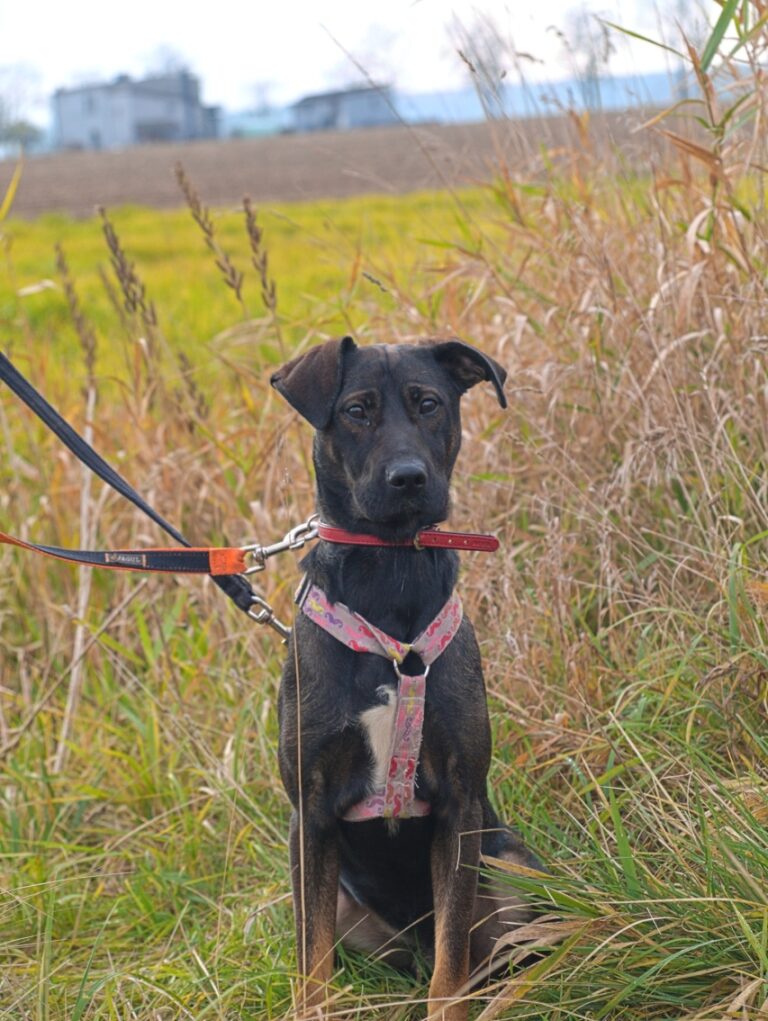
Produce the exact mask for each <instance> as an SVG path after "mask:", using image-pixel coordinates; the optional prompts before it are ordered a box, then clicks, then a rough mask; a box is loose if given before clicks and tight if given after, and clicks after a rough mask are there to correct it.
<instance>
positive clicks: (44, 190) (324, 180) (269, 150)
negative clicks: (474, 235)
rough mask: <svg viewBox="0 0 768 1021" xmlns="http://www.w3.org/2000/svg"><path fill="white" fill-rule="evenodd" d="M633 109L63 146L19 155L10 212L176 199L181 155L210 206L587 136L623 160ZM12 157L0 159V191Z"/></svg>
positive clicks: (479, 175) (644, 143)
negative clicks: (578, 116) (586, 126)
mask: <svg viewBox="0 0 768 1021" xmlns="http://www.w3.org/2000/svg"><path fill="white" fill-rule="evenodd" d="M637 122H638V115H637V114H634V113H633V114H616V115H607V116H605V117H602V118H600V119H599V121H597V120H593V123H592V127H591V128H590V140H589V141H588V142H587V141H585V138H584V137H583V135H582V134H581V133H580V131H579V129H578V127H577V123H576V121H575V120H572V119H570V118H567V117H557V118H543V119H531V120H526V121H516V122H497V123H495V124H493V125H489V124H466V125H455V126H446V125H434V126H428V127H425V126H420V127H418V128H409V127H395V128H379V129H371V130H368V131H357V132H347V133H335V132H333V133H332V132H328V133H316V134H307V135H284V136H278V137H271V138H259V139H239V140H229V141H223V140H222V141H210V142H196V143H187V144H183V145H181V144H179V145H153V146H149V145H148V146H141V147H136V148H132V149H125V150H122V151H117V152H64V153H53V154H49V155H45V156H37V157H34V158H30V159H29V160H27V162H26V165H25V167H24V173H23V176H22V180H21V184H20V187H19V190H18V193H17V196H16V201H15V203H14V213H15V214H16V215H20V216H27V217H28V216H35V215H37V214H39V213H43V212H51V211H60V212H66V213H71V214H73V215H76V216H87V215H90V214H91V213H92V212H93V211H94V209H95V208H96V207H97V206H100V205H104V206H108V207H114V206H117V205H124V204H140V205H145V206H154V207H169V206H177V205H179V204H180V203H181V196H180V193H179V190H178V186H177V184H176V181H175V178H174V174H173V168H174V165H175V164H176V162H177V161H179V160H180V161H181V162H182V163H183V164H184V167H185V169H186V171H187V173H188V175H189V176H190V177H191V178H192V180H193V182H194V183H195V185H196V187H197V188H198V189H199V191H200V193H201V195H202V196H203V197H204V200H205V201H206V202H207V203H209V204H211V205H219V206H220V205H227V204H229V203H235V202H239V201H240V199H241V198H242V197H243V195H246V194H248V195H250V196H251V197H252V198H253V199H254V200H255V201H257V202H263V201H265V200H271V201H300V200H304V199H306V200H311V199H317V198H328V197H338V196H345V195H358V194H363V193H368V192H381V193H389V194H402V193H403V192H408V191H416V190H420V189H424V188H439V187H445V186H457V185H461V184H469V183H471V182H476V181H478V180H484V179H487V178H488V176H489V175H490V169H489V168H490V167H491V166H492V165H498V164H497V157H498V156H499V154H504V155H505V156H506V158H507V161H508V163H509V165H511V166H513V167H514V166H518V167H522V166H525V165H531V164H535V163H537V162H538V160H539V154H540V152H541V151H542V146H546V147H547V149H549V150H550V151H552V150H554V152H555V153H557V152H558V151H560V152H572V151H574V150H578V149H579V148H580V147H583V146H584V145H585V144H589V145H594V146H599V147H600V148H602V149H604V148H606V147H607V146H608V145H611V144H612V145H615V146H618V147H619V148H620V149H621V150H622V154H623V157H624V159H627V158H628V159H629V160H630V162H631V161H633V160H635V159H637V158H638V157H642V155H643V154H645V155H646V156H647V147H648V136H647V135H645V134H643V135H640V136H637V135H636V136H632V135H631V127H632V126H633V124H635V123H637ZM13 166H14V164H13V163H12V162H11V161H4V162H0V194H2V193H3V190H4V187H5V186H6V185H7V183H8V181H9V180H10V177H11V173H12V171H13Z"/></svg>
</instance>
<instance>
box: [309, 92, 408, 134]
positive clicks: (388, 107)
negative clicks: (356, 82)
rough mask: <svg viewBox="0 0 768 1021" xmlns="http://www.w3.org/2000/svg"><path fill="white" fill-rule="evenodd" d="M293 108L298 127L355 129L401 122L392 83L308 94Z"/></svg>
mask: <svg viewBox="0 0 768 1021" xmlns="http://www.w3.org/2000/svg"><path fill="white" fill-rule="evenodd" d="M292 110H293V127H294V130H295V131H351V130H353V129H354V128H377V127H381V126H383V125H386V124H398V123H399V118H398V116H397V112H396V110H395V107H394V100H393V98H392V91H391V89H390V87H389V86H388V85H383V86H377V87H375V88H372V87H369V86H365V87H360V88H353V89H343V90H342V91H340V92H321V93H318V94H317V95H314V96H305V97H304V98H303V99H300V100H299V101H298V103H294V104H293V107H292Z"/></svg>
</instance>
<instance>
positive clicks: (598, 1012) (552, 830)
mask: <svg viewBox="0 0 768 1021" xmlns="http://www.w3.org/2000/svg"><path fill="white" fill-rule="evenodd" d="M758 109H760V110H761V109H762V108H761V107H760V108H758ZM709 112H711V111H709ZM585 130H586V127H585ZM755 137H756V136H754V135H752V136H750V135H747V134H746V133H742V134H737V135H735V136H733V137H730V136H728V135H727V134H726V133H725V132H720V133H719V134H718V133H717V132H714V131H713V132H712V133H711V136H710V141H709V143H708V146H709V147H708V148H706V147H705V148H703V149H702V150H701V151H700V152H695V151H693V150H692V149H688V150H684V149H681V150H679V152H678V155H677V156H675V157H674V158H671V159H670V161H669V163H668V164H666V165H664V166H659V167H656V168H653V169H651V170H649V172H648V173H647V174H645V175H642V176H634V177H629V176H622V175H617V174H616V173H614V172H610V173H609V172H607V171H606V170H605V168H604V166H603V165H602V164H601V162H600V160H599V159H597V158H594V157H592V156H589V155H585V151H584V150H581V151H580V152H578V153H574V155H573V158H572V159H571V160H570V161H569V162H568V163H567V166H568V167H569V169H568V170H567V171H565V170H563V169H562V166H561V169H560V170H558V171H555V170H554V169H553V170H552V171H551V172H544V173H542V174H541V175H540V176H539V177H537V178H536V179H529V178H525V179H523V178H520V179H517V178H515V176H514V175H513V174H512V173H511V172H506V171H505V168H504V167H503V166H500V167H499V174H498V177H497V180H496V183H495V184H494V185H492V186H489V187H488V188H487V189H482V190H480V189H478V190H467V191H458V192H454V193H448V192H444V193H430V194H422V195H417V196H411V197H407V198H400V199H397V200H394V199H376V198H368V199H354V200H344V201H334V202H327V203H321V204H308V205H301V206H284V207H275V208H270V209H263V210H259V211H258V212H259V223H260V224H261V226H262V227H263V228H264V234H263V236H259V235H258V231H257V230H256V229H255V228H254V226H253V224H251V227H250V232H249V231H248V230H247V229H246V226H247V225H246V223H245V219H244V216H243V215H241V214H240V213H237V212H235V211H233V210H227V211H217V212H216V213H215V214H213V219H212V221H207V220H206V219H205V215H204V214H203V213H202V212H201V211H198V217H199V219H201V220H202V222H203V229H201V228H200V227H199V226H198V225H196V224H195V223H193V221H192V218H191V216H190V212H189V210H183V211H178V212H162V213H159V212H147V211H144V210H141V209H124V210H116V211H114V212H112V211H110V213H109V222H110V224H111V225H112V226H113V228H114V231H115V234H114V235H113V236H112V245H111V250H110V248H109V246H108V245H107V243H106V242H105V240H104V238H103V236H102V225H101V224H100V222H99V221H98V220H97V219H90V220H85V221H78V222H74V221H70V220H68V219H65V218H62V217H47V218H46V217H44V218H42V219H40V220H37V221H34V222H31V223H22V222H19V221H14V220H12V219H10V220H6V221H5V222H4V223H3V224H0V231H2V234H3V252H4V266H3V270H2V274H1V275H0V331H1V332H2V338H3V339H2V344H3V348H4V349H6V350H8V351H9V352H10V353H11V354H12V356H13V357H14V359H15V360H16V361H17V362H18V364H19V366H20V367H21V368H22V370H23V371H25V372H27V373H28V374H29V376H30V377H31V378H32V380H33V381H34V382H35V383H36V385H38V386H39V387H40V389H41V390H42V391H43V392H44V393H45V394H46V395H47V396H48V397H49V399H50V400H51V401H52V402H53V403H54V404H56V405H57V406H58V407H59V408H60V409H61V410H62V412H63V413H64V414H65V415H66V416H67V417H69V418H70V419H71V420H72V421H73V422H74V423H75V424H76V425H77V426H78V427H79V428H81V429H82V428H88V421H89V420H90V421H91V422H92V429H93V435H94V443H95V445H96V446H97V448H98V449H99V450H101V451H102V452H103V453H104V454H105V455H106V456H107V457H108V459H110V460H111V461H113V462H114V463H115V464H116V465H117V466H118V467H119V468H120V470H121V471H123V472H124V474H125V475H126V476H127V477H128V479H129V480H130V481H131V482H133V483H134V485H136V486H137V487H138V488H139V489H140V490H141V492H142V493H143V494H144V495H145V496H146V497H147V498H148V499H149V500H150V501H151V502H152V503H153V504H154V505H155V506H156V507H157V508H158V509H159V510H160V511H161V512H162V513H163V514H164V515H165V516H166V517H167V518H169V519H170V520H171V521H173V522H174V523H175V524H176V525H178V526H179V527H180V528H181V529H182V531H184V532H185V533H186V535H187V536H188V538H190V539H192V540H194V541H200V542H204V543H208V542H210V543H218V542H220V541H224V540H226V541H229V542H233V543H238V542H240V541H241V540H243V541H245V540H248V539H251V538H254V537H255V538H258V539H260V540H262V541H272V540H273V539H275V538H277V537H279V536H280V535H282V534H283V532H285V531H286V529H287V528H288V527H289V526H291V525H293V524H296V523H298V522H299V521H302V520H304V518H306V517H307V515H308V514H309V513H310V512H311V511H312V479H311V464H310V456H309V450H310V435H309V430H308V428H307V427H305V425H303V424H302V423H301V422H299V421H298V419H297V418H296V416H295V415H293V414H292V413H291V412H290V410H289V409H288V408H287V407H286V406H285V405H284V404H282V403H280V402H279V400H278V399H277V398H275V397H274V396H273V395H272V394H271V392H270V390H269V387H268V384H267V380H268V376H269V373H270V370H271V368H272V366H274V365H275V364H276V363H278V362H280V360H281V359H282V358H283V357H284V356H286V355H287V354H289V353H293V352H294V351H296V350H297V349H299V348H300V347H305V346H308V345H311V344H314V343H317V342H319V341H321V340H322V339H324V338H325V337H326V336H329V335H334V334H336V333H338V332H339V331H340V330H351V331H352V332H354V333H355V335H356V337H357V338H358V340H360V341H361V342H363V343H365V342H370V341H374V340H382V339H386V340H393V341H406V340H410V339H412V338H414V337H419V336H423V335H427V334H433V333H451V334H453V333H456V334H458V335H460V336H462V337H463V338H465V339H467V340H470V341H472V342H474V343H476V344H478V345H480V346H482V347H483V348H484V349H485V350H487V351H488V352H489V353H490V354H492V355H493V356H494V357H495V358H497V359H498V360H499V361H501V362H502V363H503V364H504V365H505V366H506V367H507V368H508V369H509V372H510V381H509V384H508V393H509V398H510V409H509V411H508V412H507V413H505V414H503V413H501V412H500V411H499V409H498V408H497V407H496V406H495V402H494V401H493V400H492V399H489V395H488V394H483V393H481V392H479V391H478V390H475V391H473V393H472V395H471V396H469V397H468V398H467V399H466V400H465V437H464V447H463V451H462V454H461V456H460V459H459V465H458V470H457V474H456V485H455V498H454V504H453V514H452V519H451V520H452V523H453V524H454V525H455V526H456V527H459V528H467V529H482V530H489V531H496V532H497V533H498V534H499V536H500V538H501V539H502V541H503V552H502V553H501V554H499V555H497V556H495V557H493V558H485V559H483V558H482V557H481V556H480V555H471V556H469V555H468V556H467V557H466V558H465V560H464V562H463V573H462V581H461V592H462V598H463V600H464V602H465V605H466V607H467V609H468V612H469V613H470V614H471V615H472V617H473V618H474V619H475V621H476V623H477V627H478V634H479V638H480V641H481V645H482V648H483V652H484V658H485V664H486V677H487V682H488V688H489V695H490V704H491V714H492V724H493V729H494V735H495V756H494V761H493V767H492V777H491V782H492V789H493V795H494V799H495V802H496V804H497V806H498V807H499V809H500V810H501V812H502V814H503V815H504V816H505V817H506V818H507V819H508V820H509V821H510V822H511V823H513V824H514V825H516V826H517V827H518V828H519V829H520V831H521V832H522V833H523V835H524V836H525V838H526V840H527V841H528V842H529V843H530V844H531V846H532V847H534V848H535V849H536V851H537V852H538V853H539V854H540V856H541V857H542V858H543V859H544V860H545V861H546V862H547V863H548V866H549V867H550V869H551V875H550V876H549V877H548V878H547V879H546V880H542V879H536V878H530V877H529V878H527V879H523V880H521V879H520V878H519V877H517V878H516V881H517V882H526V883H527V884H528V885H529V887H530V889H531V892H532V893H534V894H536V895H538V896H540V897H541V898H543V900H544V902H545V903H546V904H548V905H549V908H550V910H549V911H548V913H547V915H546V916H545V917H544V918H543V919H542V920H541V922H540V923H538V924H537V926H536V927H535V928H534V929H532V930H530V931H529V932H528V934H527V935H528V937H529V939H530V940H531V941H533V943H534V944H535V945H536V946H538V947H539V957H538V959H537V961H536V963H534V964H533V965H531V966H529V967H527V968H525V969H518V970H513V971H512V972H511V973H510V975H508V976H505V977H504V978H502V979H501V980H499V981H498V982H497V983H496V984H495V985H493V986H491V987H490V988H489V989H486V990H485V991H483V992H482V993H479V994H477V995H476V997H475V1001H476V1003H475V1007H474V1016H475V1017H476V1018H482V1019H490V1018H499V1019H504V1018H507V1019H511V1018H531V1019H541V1021H543V1019H563V1021H565V1019H576V1018H578V1019H598V1018H622V1019H629V1021H644V1019H651V1018H653V1019H660V1021H661V1019H672V1018H685V1019H689V1021H693V1019H697V1021H705V1019H707V1021H715V1019H725V1018H738V1019H758V1018H761V1017H763V1018H764V1017H768V727H767V726H766V724H767V722H768V658H767V656H766V610H767V609H768V582H766V580H765V563H766V539H767V538H768V521H767V520H766V495H767V492H766V490H767V488H768V477H767V476H766V458H767V456H768V452H767V449H766V448H767V446H768V370H767V368H766V353H767V352H768V338H767V337H766V312H767V310H768V293H766V290H767V283H766V281H767V280H768V259H767V258H766V252H767V251H768V248H767V247H766V245H767V244H768V213H767V212H766V208H765V198H766V195H765V184H764V172H763V171H762V170H761V169H760V168H761V167H762V166H764V165H765V160H764V158H763V156H762V155H761V154H760V146H759V144H758V143H759V142H760V136H759V135H758V136H757V140H758V142H757V143H756V142H755ZM750 163H751V164H752V165H751V166H750ZM193 204H194V199H193ZM206 238H207V241H208V248H206ZM116 239H117V240H116ZM56 243H61V245H62V252H63V258H62V256H61V255H60V256H59V257H58V260H57V258H56V256H55V253H54V244H56ZM209 249H213V250H209ZM265 252H268V256H269V260H268V264H267V265H266V266H265V265H264V262H263V255H264V253H265ZM254 260H255V264H254ZM57 261H58V265H57ZM217 261H218V263H219V264H220V266H219V267H217V264H216V263H217ZM241 270H242V271H243V272H244V273H245V277H244V281H243V283H242V287H240V285H239V283H238V281H239V277H238V273H239V272H240V271H241ZM45 280H50V281H52V283H53V286H51V285H50V284H45V283H42V282H43V281H45ZM227 281H229V283H227ZM271 282H275V283H276V285H277V296H276V299H275V298H273V297H272V296H271V290H270V283H271ZM232 284H234V285H235V287H236V288H239V290H240V298H238V297H237V294H236V293H235V289H233V287H232V286H231V285H232ZM142 287H143V288H145V289H144V290H142ZM126 303H127V305H128V306H129V307H126ZM89 408H90V409H91V412H92V414H90V415H89V413H88V409H89ZM0 434H1V437H2V438H1V440H0V442H2V446H3V455H2V458H0V522H1V523H2V524H1V525H0V527H2V528H3V529H4V530H7V531H11V532H14V533H15V534H18V535H21V536H23V537H30V538H34V539H37V540H39V541H42V542H49V543H58V544H61V545H71V546H76V545H85V546H87V545H92V546H96V547H109V546H113V547H115V546H130V545H138V544H147V545H153V544H156V543H158V542H160V541H162V537H161V536H160V535H159V533H158V531H157V530H156V529H155V528H154V526H152V525H151V524H150V523H148V522H147V520H146V519H144V518H143V517H142V516H141V515H140V514H139V513H138V512H136V511H134V510H133V509H132V508H131V507H130V506H128V505H125V504H124V503H123V502H122V501H120V500H119V498H118V497H116V496H114V495H112V494H110V493H108V492H105V491H104V490H103V489H102V487H101V484H97V483H95V482H93V481H89V480H87V479H86V478H85V477H84V475H83V473H82V471H81V469H80V468H79V466H78V465H77V463H76V462H74V460H73V459H72V458H71V457H70V456H69V455H68V454H67V453H65V452H62V448H61V447H60V446H58V445H57V443H56V441H55V440H54V439H53V438H52V437H50V436H49V435H47V434H45V433H44V431H43V430H42V427H39V426H38V425H37V424H36V423H35V422H33V421H32V420H31V417H30V416H29V415H28V414H27V413H26V412H25V411H24V410H23V409H22V408H21V407H20V406H18V405H17V403H16V402H15V401H14V400H13V399H12V398H11V397H10V396H9V395H8V394H4V395H3V396H2V399H1V400H0ZM296 560H297V557H296V556H295V555H293V554H286V555H285V557H284V558H283V559H281V560H280V561H279V562H276V563H273V564H272V565H271V566H270V568H269V569H268V571H267V572H266V574H265V575H263V576H261V577H260V579H259V580H260V581H263V586H264V588H263V591H264V592H265V593H266V594H267V595H268V596H269V598H270V599H271V600H272V601H273V602H274V603H275V605H276V607H277V608H278V610H279V612H280V614H281V615H282V616H283V618H284V619H285V618H287V617H288V616H289V614H290V598H291V593H292V591H293V588H294V587H295V584H296V582H297V579H298V577H299V568H298V566H297V563H296ZM0 568H2V570H1V572H0V684H1V685H2V688H1V690H0V694H1V696H2V699H1V701H0V707H1V708H2V714H1V715H0V754H1V755H2V762H3V770H4V772H3V779H2V785H0V877H1V878H0V883H1V886H2V905H1V906H0V1018H1V1019H3V1021H5V1019H8V1021H17V1019H23V1021H64V1019H66V1021H107V1019H109V1021H113V1019H114V1021H118V1019H119V1021H124V1019H136V1021H176V1019H192V1018H194V1019H195V1021H204V1019H205V1021H207V1019H211V1021H214V1019H215V1021H224V1019H227V1021H229V1019H235V1018H249V1019H254V1021H255V1019H259V1021H260V1019H268V1018H269V1019H272V1018H284V1017H285V1018H287V1017H290V1016H291V993H292V984H293V981H294V978H295V960H294V953H293V936H292V921H291V911H290V904H289V899H288V891H289V880H288V871H287V849H286V831H287V818H288V811H287V804H286V799H285V797H284V795H283V793H282V790H281V788H280V785H279V781H278V778H277V767H276V740H277V725H276V714H275V702H276V693H277V678H278V673H279V663H280V658H281V648H280V646H279V643H278V642H277V641H276V640H275V639H274V638H273V637H272V635H271V634H268V633H265V632H264V631H263V630H261V629H259V627H258V626H257V625H255V624H252V623H251V622H249V621H247V620H246V619H244V618H243V617H242V616H241V615H240V614H238V612H237V611H235V610H234V609H232V608H231V607H230V606H229V605H227V603H226V600H224V599H223V598H222V597H221V596H220V594H219V593H218V591H217V590H215V589H214V588H213V587H212V586H211V585H210V584H208V583H203V582H200V581H195V580H192V579H184V578H182V579H178V580H161V579H151V578H150V579H142V578H141V577H140V576H139V575H133V576H132V575H128V574H121V575H119V576H116V575H108V574H106V573H102V574H94V575H93V576H91V575H89V574H87V573H85V572H83V573H79V572H78V571H76V570H74V569H72V568H69V567H67V566H65V565H61V564H56V563H52V562H45V561H43V560H42V559H40V558H37V557H33V556H32V555H31V554H24V553H17V552H16V551H10V550H7V549H6V550H5V552H2V553H0ZM529 951H530V944H528V945H527V946H525V947H521V948H520V956H526V955H527V954H529ZM426 982H427V977H426V975H420V976H417V977H416V978H414V977H413V976H407V975H402V974H399V973H398V972H395V971H393V970H391V969H389V968H387V967H385V966H384V965H381V964H376V963H374V962H371V961H367V960H365V959H363V958H361V957H356V956H353V955H345V954H343V953H342V954H341V955H340V959H339V970H338V975H337V978H336V981H335V984H334V992H333V1003H332V1010H331V1014H332V1017H333V1018H339V1019H341V1018H350V1019H351V1018H359V1019H367V1018H381V1019H388V1021H395V1019H402V1021H405V1019H415V1018H418V1017H421V1016H422V1015H423V1008H421V1007H420V1006H419V1003H420V1001H421V1000H422V999H423V996H424V994H425V992H426Z"/></svg>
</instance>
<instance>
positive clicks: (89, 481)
mask: <svg viewBox="0 0 768 1021" xmlns="http://www.w3.org/2000/svg"><path fill="white" fill-rule="evenodd" d="M56 267H57V269H58V271H59V275H60V277H61V280H62V285H63V287H64V294H65V296H66V299H67V305H68V307H69V314H70V318H71V320H72V322H73V324H74V326H75V329H76V331H77V335H78V338H79V339H80V346H81V348H82V350H83V355H84V357H85V367H86V373H87V383H86V392H85V424H84V427H83V438H84V440H85V442H86V443H88V444H89V445H92V444H93V420H94V416H95V413H96V399H97V387H96V378H95V374H94V368H95V361H96V336H95V334H94V332H93V329H92V328H91V325H90V323H89V322H88V320H87V319H86V318H85V316H84V315H83V311H82V308H81V306H80V302H79V301H78V298H77V293H76V291H75V285H74V281H73V279H72V274H71V273H70V270H69V265H68V264H67V260H66V257H65V255H64V250H63V249H62V247H61V245H57V246H56ZM95 535H96V515H95V513H94V503H93V473H92V472H91V470H90V469H89V468H88V467H87V466H86V465H85V464H83V465H81V466H80V529H79V536H80V548H81V549H90V548H91V547H92V545H93V542H94V539H95ZM92 578H93V571H92V569H91V568H88V567H80V568H78V583H77V602H76V609H75V620H76V621H77V624H76V626H75V635H74V640H73V645H72V658H71V660H70V665H69V689H68V691H67V701H66V705H65V707H64V716H63V718H62V723H61V730H60V732H59V741H58V746H57V748H56V754H55V756H54V759H53V764H52V767H51V771H52V773H54V774H56V773H60V772H61V771H62V769H63V768H64V762H65V759H66V753H67V742H68V740H69V736H70V733H71V731H72V726H73V721H74V717H75V714H76V713H77V707H78V704H79V702H80V693H81V689H82V684H83V671H84V669H85V655H84V650H85V647H86V642H87V638H88V629H87V628H86V625H85V617H86V614H87V612H88V603H89V601H90V595H91V580H92Z"/></svg>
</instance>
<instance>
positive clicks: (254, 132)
mask: <svg viewBox="0 0 768 1021" xmlns="http://www.w3.org/2000/svg"><path fill="white" fill-rule="evenodd" d="M292 128H293V119H292V117H291V111H290V110H289V109H288V108H287V107H269V108H267V109H261V110H239V111H237V112H236V113H228V112H227V111H225V112H224V113H223V114H222V116H221V121H220V123H219V134H220V136H221V137H222V138H262V137H264V136H267V135H281V134H284V133H285V132H287V131H291V130H292Z"/></svg>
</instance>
